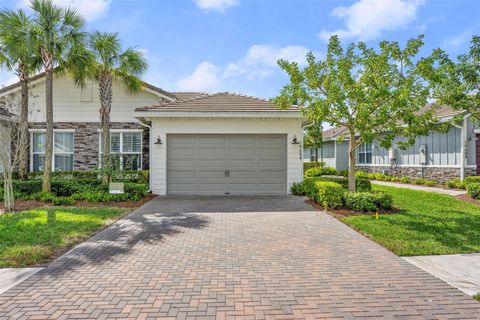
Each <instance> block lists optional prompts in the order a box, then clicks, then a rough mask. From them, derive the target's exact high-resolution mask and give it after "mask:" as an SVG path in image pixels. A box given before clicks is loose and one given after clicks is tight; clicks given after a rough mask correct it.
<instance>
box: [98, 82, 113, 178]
mask: <svg viewBox="0 0 480 320" xmlns="http://www.w3.org/2000/svg"><path fill="white" fill-rule="evenodd" d="M112 81H113V79H112V76H111V75H110V74H108V73H105V74H103V75H102V76H101V77H100V124H101V126H102V166H103V167H104V168H107V170H102V184H103V185H108V184H109V183H110V173H109V172H110V171H111V169H112V168H113V163H112V159H111V157H110V110H111V109H112V94H113V92H112V91H113V89H112Z"/></svg>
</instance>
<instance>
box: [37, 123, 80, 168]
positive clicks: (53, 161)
mask: <svg viewBox="0 0 480 320" xmlns="http://www.w3.org/2000/svg"><path fill="white" fill-rule="evenodd" d="M28 131H29V133H30V172H34V171H33V155H34V154H43V155H45V142H44V151H43V152H33V134H34V133H44V134H45V133H46V132H47V130H46V129H29V130H28ZM64 132H65V133H72V138H73V144H72V145H73V151H72V152H60V153H57V154H59V155H69V154H71V155H72V158H73V166H72V171H75V129H55V130H53V141H54V145H53V149H52V151H53V152H52V172H55V133H64ZM35 172H43V171H35Z"/></svg>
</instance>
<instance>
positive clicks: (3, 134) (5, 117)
mask: <svg viewBox="0 0 480 320" xmlns="http://www.w3.org/2000/svg"><path fill="white" fill-rule="evenodd" d="M10 121H14V115H13V114H12V113H10V112H9V111H8V110H7V109H6V108H3V107H2V106H1V105H0V139H1V140H0V143H1V146H0V152H5V151H8V152H7V154H9V152H10V146H11V142H10V141H11V140H10V139H11V137H10V135H9V134H8V132H9V131H7V129H6V126H7V125H8V123H9V122H10ZM4 140H6V141H4ZM0 157H1V155H0ZM0 162H2V161H0ZM2 168H3V167H2V164H1V163H0V175H1V173H2V172H3V169H2Z"/></svg>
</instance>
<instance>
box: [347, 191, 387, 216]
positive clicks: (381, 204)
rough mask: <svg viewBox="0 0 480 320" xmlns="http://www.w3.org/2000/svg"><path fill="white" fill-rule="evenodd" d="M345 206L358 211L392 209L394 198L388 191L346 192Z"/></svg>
mask: <svg viewBox="0 0 480 320" xmlns="http://www.w3.org/2000/svg"><path fill="white" fill-rule="evenodd" d="M344 201H345V206H346V207H347V208H349V209H352V210H357V211H377V210H380V209H391V207H392V205H393V198H392V196H391V195H389V194H388V193H386V192H379V191H375V192H346V193H345V195H344Z"/></svg>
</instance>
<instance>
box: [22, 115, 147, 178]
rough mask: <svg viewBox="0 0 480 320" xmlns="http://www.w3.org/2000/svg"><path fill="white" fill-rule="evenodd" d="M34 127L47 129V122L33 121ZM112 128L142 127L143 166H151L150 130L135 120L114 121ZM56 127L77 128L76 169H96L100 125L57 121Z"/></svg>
mask: <svg viewBox="0 0 480 320" xmlns="http://www.w3.org/2000/svg"><path fill="white" fill-rule="evenodd" d="M30 128H32V129H45V123H32V124H30ZM111 128H112V129H142V130H143V134H142V137H143V146H142V166H143V169H148V168H149V161H148V160H149V132H148V129H147V128H145V127H143V126H141V125H139V124H138V123H135V122H112V125H111ZM54 129H75V133H74V138H73V142H74V155H73V168H74V170H94V169H96V167H97V164H98V160H99V146H100V140H99V139H100V134H99V131H98V130H99V129H100V125H99V124H98V123H96V122H56V123H54Z"/></svg>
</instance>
